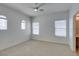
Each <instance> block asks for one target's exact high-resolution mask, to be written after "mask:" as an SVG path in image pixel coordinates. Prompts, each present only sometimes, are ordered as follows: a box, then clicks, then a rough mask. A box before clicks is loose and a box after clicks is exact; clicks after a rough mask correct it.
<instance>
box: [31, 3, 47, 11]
mask: <svg viewBox="0 0 79 59" xmlns="http://www.w3.org/2000/svg"><path fill="white" fill-rule="evenodd" d="M44 4H45V3H35V4H34V5H35V7H31V8H32V9H33V10H34V11H35V12H38V11H44V9H42V8H41V7H42V6H43V5H44Z"/></svg>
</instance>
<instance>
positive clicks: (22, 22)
mask: <svg viewBox="0 0 79 59" xmlns="http://www.w3.org/2000/svg"><path fill="white" fill-rule="evenodd" d="M23 25H24V27H23ZM20 28H21V30H26V21H25V20H21V27H20Z"/></svg>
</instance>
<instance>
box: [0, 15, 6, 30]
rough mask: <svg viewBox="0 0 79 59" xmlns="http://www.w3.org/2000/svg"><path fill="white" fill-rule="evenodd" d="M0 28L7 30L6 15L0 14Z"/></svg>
mask: <svg viewBox="0 0 79 59" xmlns="http://www.w3.org/2000/svg"><path fill="white" fill-rule="evenodd" d="M0 30H7V20H6V16H3V15H0Z"/></svg>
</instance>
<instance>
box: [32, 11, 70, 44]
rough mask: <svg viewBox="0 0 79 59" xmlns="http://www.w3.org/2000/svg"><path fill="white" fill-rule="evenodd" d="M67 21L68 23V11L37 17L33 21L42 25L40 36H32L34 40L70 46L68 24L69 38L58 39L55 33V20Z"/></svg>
mask: <svg viewBox="0 0 79 59" xmlns="http://www.w3.org/2000/svg"><path fill="white" fill-rule="evenodd" d="M64 19H66V20H67V22H68V11H62V12H57V13H51V14H44V15H41V16H37V17H35V18H34V19H33V22H39V23H40V27H39V28H40V29H39V35H32V39H35V40H42V41H49V42H56V43H63V44H68V35H69V33H68V24H67V37H66V38H65V37H56V36H55V34H54V32H55V30H54V20H64Z"/></svg>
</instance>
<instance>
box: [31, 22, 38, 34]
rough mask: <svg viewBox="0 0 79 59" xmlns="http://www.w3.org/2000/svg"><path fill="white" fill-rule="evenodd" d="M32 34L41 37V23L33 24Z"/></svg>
mask: <svg viewBox="0 0 79 59" xmlns="http://www.w3.org/2000/svg"><path fill="white" fill-rule="evenodd" d="M32 34H35V35H39V23H38V22H34V23H33V24H32Z"/></svg>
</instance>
